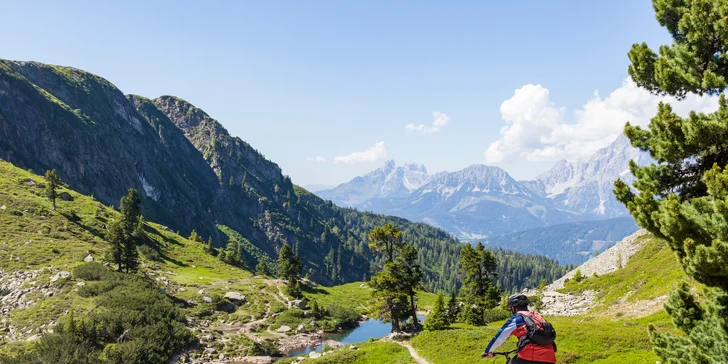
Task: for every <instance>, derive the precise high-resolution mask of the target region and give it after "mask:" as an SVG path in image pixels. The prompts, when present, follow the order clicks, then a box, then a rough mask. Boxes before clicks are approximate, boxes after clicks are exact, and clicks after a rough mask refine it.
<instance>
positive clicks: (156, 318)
mask: <svg viewBox="0 0 728 364" xmlns="http://www.w3.org/2000/svg"><path fill="white" fill-rule="evenodd" d="M73 273H74V276H75V277H78V278H83V279H86V280H89V281H96V282H92V284H87V285H86V286H84V287H80V289H79V294H80V295H82V296H85V297H91V296H95V297H96V299H95V308H94V309H93V310H92V311H91V312H89V313H88V314H86V315H85V316H84V317H83V319H78V320H76V319H74V315H73V311H71V313H70V314H69V315H68V316H67V317H66V318H65V319H64V320H63V321H62V322H61V323H60V324H59V325H57V326H56V329H55V331H54V333H52V334H47V335H45V336H43V338H41V340H40V341H39V342H38V344H37V345H36V346H35V347H34V350H33V351H32V352H30V353H27V354H23V355H21V356H19V357H16V358H13V359H11V360H10V362H18V363H97V362H99V358H100V357H104V358H105V359H106V360H105V362H109V363H139V364H141V363H163V362H166V361H167V360H168V359H169V358H170V356H171V355H172V354H173V353H174V352H176V351H179V350H180V349H182V348H184V347H188V346H190V345H192V344H193V343H194V342H195V339H194V336H193V335H192V333H191V332H190V331H189V330H188V329H187V327H186V325H185V323H186V320H185V317H184V314H183V313H182V311H180V309H179V308H178V307H176V306H175V305H174V304H173V303H172V301H171V300H170V299H169V298H168V297H167V296H165V295H164V294H162V293H160V292H159V290H158V289H156V288H155V287H154V286H153V285H152V284H151V283H150V282H149V281H147V280H145V279H143V278H141V277H139V276H135V275H128V274H122V273H118V272H112V271H109V270H107V269H105V268H104V267H103V266H101V265H100V264H98V263H87V264H83V265H81V266H79V267H77V268H76V269H74V272H73Z"/></svg>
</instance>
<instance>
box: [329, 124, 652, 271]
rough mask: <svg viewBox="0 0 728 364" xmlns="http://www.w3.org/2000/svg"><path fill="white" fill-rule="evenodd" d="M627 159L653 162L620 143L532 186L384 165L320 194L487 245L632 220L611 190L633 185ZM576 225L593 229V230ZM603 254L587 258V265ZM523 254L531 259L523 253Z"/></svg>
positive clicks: (493, 175)
mask: <svg viewBox="0 0 728 364" xmlns="http://www.w3.org/2000/svg"><path fill="white" fill-rule="evenodd" d="M630 160H635V161H636V162H637V163H638V164H645V163H648V162H649V161H650V160H651V159H650V157H649V155H647V153H645V152H642V151H639V150H638V149H636V148H633V147H632V146H631V145H630V144H629V141H628V140H627V139H626V138H625V137H624V136H620V137H618V138H617V139H616V140H615V141H614V142H613V143H611V144H610V145H609V146H607V147H605V148H602V149H600V150H598V151H597V152H596V153H594V154H593V155H592V156H591V157H589V158H587V159H585V160H583V161H580V162H577V163H571V162H569V161H567V160H561V161H559V162H558V163H556V165H554V166H553V167H552V168H551V169H549V170H548V171H546V172H544V173H542V174H540V175H538V176H537V177H536V178H534V179H533V180H525V181H517V180H515V179H514V178H513V177H511V176H510V175H509V174H508V173H507V172H506V171H505V170H503V169H501V168H499V167H495V166H487V165H482V164H476V165H472V166H469V167H467V168H465V169H462V170H459V171H456V172H439V173H435V174H428V173H427V169H426V168H425V167H424V166H422V165H416V164H405V165H403V166H397V165H396V164H395V162H394V161H387V162H386V163H385V164H384V165H383V166H382V167H380V168H378V169H376V170H374V171H372V172H369V173H367V174H365V175H363V176H360V177H356V178H354V179H353V180H351V181H349V182H347V183H343V184H341V185H339V186H337V187H335V188H333V189H330V190H323V191H318V192H316V193H317V194H318V195H319V196H321V197H322V198H324V199H328V200H332V201H333V202H334V203H336V204H339V205H343V206H348V207H353V208H357V209H361V210H367V211H374V212H377V213H384V214H391V215H395V216H401V217H404V218H407V219H410V220H413V221H421V222H425V223H427V224H430V225H432V226H436V227H439V228H442V229H444V230H446V231H448V232H449V233H451V234H453V235H455V236H457V237H459V238H460V239H463V240H466V241H472V240H485V241H488V240H491V239H494V238H496V237H500V236H503V235H508V234H513V233H516V232H521V231H525V230H530V229H539V228H546V227H548V226H553V225H558V224H565V223H576V222H582V221H592V220H604V219H611V218H617V217H625V216H629V215H628V213H627V210H626V209H625V208H624V206H622V205H621V204H620V203H619V202H617V201H616V199H615V198H614V196H613V194H612V189H613V184H614V181H615V180H616V179H617V178H622V179H624V180H625V181H626V182H628V183H629V182H631V181H632V180H633V179H634V178H633V176H632V175H631V174H630V172H629V161H630ZM629 219H630V218H627V219H622V220H617V221H623V222H624V221H628V220H629ZM576 226H580V227H581V228H582V229H588V228H589V225H588V224H587V225H584V224H581V225H576ZM624 226H625V227H624V228H623V229H619V231H620V233H619V234H621V236H616V237H615V238H614V239H616V240H619V239H621V238H623V237H624V236H626V235H628V234H629V233H632V232H633V231H634V230H636V227H635V225H634V223H633V222H631V223H629V222H628V223H627V224H626V225H624ZM561 231H572V232H574V234H575V235H574V234H571V235H568V236H554V237H553V238H554V239H555V240H558V241H563V242H564V243H567V242H568V241H570V240H574V239H579V237H578V236H579V235H585V234H586V233H587V232H588V231H582V230H579V229H576V230H574V229H565V230H564V229H562V230H561ZM576 231H578V233H577V232H576ZM586 235H588V234H586ZM616 240H611V241H616ZM517 245H518V244H517ZM567 246H568V244H565V245H564V247H567ZM594 246H595V247H597V246H598V244H597V245H594ZM607 247H608V246H604V247H603V248H602V247H599V248H600V249H601V250H603V249H606V248H607ZM600 249H596V250H593V251H590V252H589V253H587V254H586V256H585V257H584V258H583V260H585V259H586V258H588V255H589V254H591V253H593V252H595V251H600ZM521 251H522V252H526V253H531V252H533V250H530V249H525V248H524V249H522V250H521ZM545 253H546V254H550V253H556V254H552V255H553V257H555V256H557V255H559V254H558V252H545ZM582 254H583V252H582ZM583 260H581V261H583ZM579 261H580V260H579V259H577V260H576V261H574V260H573V259H571V258H570V259H569V262H579Z"/></svg>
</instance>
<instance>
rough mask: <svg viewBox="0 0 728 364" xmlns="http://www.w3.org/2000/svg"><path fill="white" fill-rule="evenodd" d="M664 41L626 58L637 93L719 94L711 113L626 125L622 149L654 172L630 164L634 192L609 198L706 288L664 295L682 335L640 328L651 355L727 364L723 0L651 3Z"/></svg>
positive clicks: (726, 38)
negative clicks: (667, 40) (699, 298)
mask: <svg viewBox="0 0 728 364" xmlns="http://www.w3.org/2000/svg"><path fill="white" fill-rule="evenodd" d="M653 6H654V9H655V12H656V15H657V21H658V22H659V23H660V25H662V26H664V27H665V28H667V30H668V32H669V33H670V34H671V35H672V39H673V42H672V44H671V45H669V46H662V47H660V49H659V54H658V53H656V52H654V51H653V50H651V49H650V48H649V47H648V46H647V44H645V43H642V44H635V45H633V46H632V49H631V50H630V52H629V59H630V61H631V65H630V66H629V69H628V72H629V74H630V76H631V77H632V79H633V80H634V81H635V82H636V83H637V85H639V86H641V87H643V88H646V89H647V90H649V91H651V92H653V93H655V94H662V95H672V96H675V97H677V98H683V97H685V96H686V95H687V93H690V92H692V93H697V94H700V95H702V94H709V95H717V94H720V101H719V109H718V110H717V111H716V112H713V113H710V114H704V113H695V112H693V113H691V114H690V115H689V116H688V117H686V118H682V117H680V116H678V115H677V114H675V113H674V112H673V110H672V108H671V107H670V105H668V104H664V103H660V104H659V106H658V110H657V115H656V116H655V117H654V118H652V120H651V121H650V125H649V128H648V129H642V128H640V127H639V126H632V125H631V124H629V123H628V124H627V125H626V126H625V129H624V133H625V135H626V136H627V137H628V138H629V140H630V141H631V142H632V145H633V146H635V147H638V148H640V149H642V150H645V151H648V152H649V153H650V155H651V156H652V158H653V159H654V160H655V161H656V163H655V164H652V165H648V166H643V167H639V166H637V165H636V163H634V162H632V163H631V164H630V171H631V172H632V174H633V175H634V176H635V177H636V181H635V182H634V184H633V186H632V187H634V190H633V189H632V188H630V186H628V185H627V184H626V183H624V182H623V181H621V180H618V181H616V182H615V191H614V192H615V195H616V196H617V199H618V200H619V201H621V202H622V203H624V204H625V206H626V207H627V209H628V210H629V212H630V214H631V215H632V216H633V217H634V218H635V220H636V221H637V223H638V224H639V225H640V226H642V227H644V228H646V229H647V230H648V231H650V232H651V233H653V234H654V235H656V236H658V237H660V238H663V239H664V240H666V241H667V243H668V244H669V246H670V248H671V249H672V250H673V251H675V253H676V256H677V259H678V261H679V262H680V264H681V266H682V267H683V270H684V271H685V272H686V273H687V274H688V275H689V276H690V277H691V278H693V279H695V280H696V281H697V282H699V283H702V284H704V285H705V286H707V287H708V289H707V297H708V298H707V300H706V301H705V302H704V303H702V304H698V303H696V302H695V299H694V297H693V295H692V294H691V293H690V291H689V290H688V289H687V286H685V285H681V286H680V287H679V288H678V289H677V290H675V291H673V292H672V293H671V294H670V298H669V301H668V304H666V305H665V308H666V310H667V312H668V313H669V314H670V315H671V316H672V319H673V322H674V323H675V326H676V327H677V328H678V329H680V330H681V331H682V332H683V333H684V334H685V335H677V334H673V333H668V332H658V331H656V330H655V329H654V327H651V328H650V338H651V339H652V342H653V344H654V345H655V352H656V353H657V354H658V355H659V356H660V357H662V358H663V359H664V360H665V361H666V362H668V363H706V364H713V363H714V364H717V363H726V362H728V350H726V348H728V332H727V331H728V314H727V313H728V168H726V166H727V165H728V102H727V101H726V98H725V95H724V94H722V93H723V92H724V91H725V89H726V86H728V62H726V53H727V52H728V32H726V31H725V29H726V25H725V24H726V19H728V6H726V3H725V1H724V0H694V1H693V0H691V1H688V0H654V1H653Z"/></svg>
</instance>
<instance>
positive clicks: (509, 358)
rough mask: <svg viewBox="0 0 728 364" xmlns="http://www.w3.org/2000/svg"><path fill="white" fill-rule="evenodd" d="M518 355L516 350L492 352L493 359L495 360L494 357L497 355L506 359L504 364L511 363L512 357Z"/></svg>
mask: <svg viewBox="0 0 728 364" xmlns="http://www.w3.org/2000/svg"><path fill="white" fill-rule="evenodd" d="M516 353H518V349H515V350H511V351H500V352H492V353H491V354H493V359H494V360H495V357H496V356H498V355H502V356H505V357H506V364H507V363H509V362H510V361H511V358H512V355H513V354H516Z"/></svg>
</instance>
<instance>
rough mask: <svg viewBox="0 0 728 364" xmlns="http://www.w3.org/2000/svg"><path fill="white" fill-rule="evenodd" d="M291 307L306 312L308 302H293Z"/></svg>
mask: <svg viewBox="0 0 728 364" xmlns="http://www.w3.org/2000/svg"><path fill="white" fill-rule="evenodd" d="M291 306H293V307H296V308H300V309H302V310H305V309H306V301H302V300H293V301H291Z"/></svg>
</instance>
